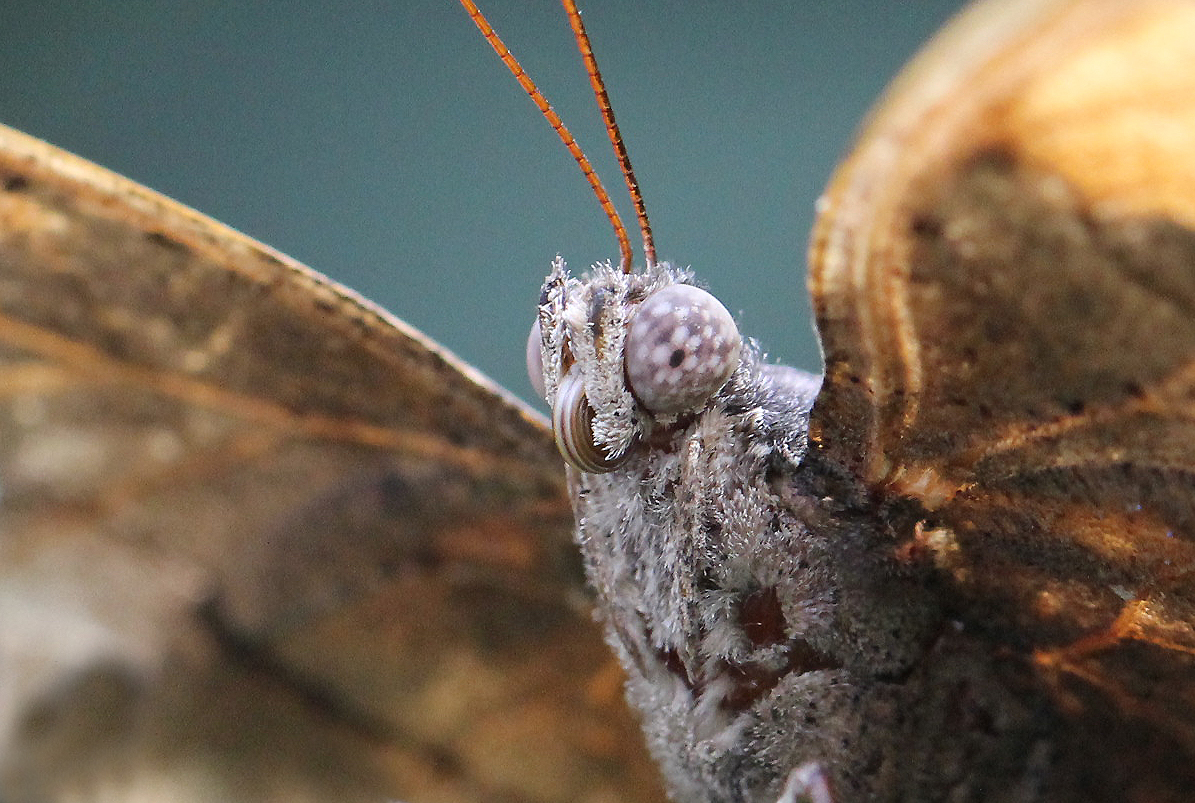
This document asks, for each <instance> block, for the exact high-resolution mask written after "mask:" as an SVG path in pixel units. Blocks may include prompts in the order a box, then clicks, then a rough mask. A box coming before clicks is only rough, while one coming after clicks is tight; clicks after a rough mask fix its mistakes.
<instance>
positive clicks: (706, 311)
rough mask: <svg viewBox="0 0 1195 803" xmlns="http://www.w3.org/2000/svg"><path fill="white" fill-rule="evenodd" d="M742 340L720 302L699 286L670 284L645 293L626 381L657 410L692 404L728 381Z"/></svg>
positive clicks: (634, 323)
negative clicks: (647, 294)
mask: <svg viewBox="0 0 1195 803" xmlns="http://www.w3.org/2000/svg"><path fill="white" fill-rule="evenodd" d="M742 344H743V340H742V337H741V336H740V335H739V329H738V327H737V326H735V323H734V318H732V317H731V316H730V313H729V312H728V311H727V310H726V307H724V306H722V302H720V301H718V299H716V298H714V297H713V296H712V295H710V294H709V293H707V292H706V291H704V290H702V289H701V288H699V287H693V286H692V285H688V284H672V285H668V286H667V287H662V288H660V289H659V290H657V291H655V292H654V293H652V294H651V295H650V296H648V297H647V298H646V299H644V301H643V302H642V303H641V304H640V305H639V309H638V310H637V311H636V312H635V316H634V317H633V318H632V319H631V325H630V328H629V329H628V330H627V338H626V346H625V351H624V357H623V362H624V367H625V370H626V375H627V382H628V383H629V384H630V387H631V392H632V393H634V394H635V398H637V399H638V400H639V402H640V403H641V404H642V405H643V406H644V407H646V408H647V409H648V410H650V411H651V412H653V413H680V412H685V411H687V410H692V409H694V408H696V407H700V406H701V405H703V404H704V403H705V402H706V401H707V400H708V399H709V398H710V397H711V396H713V395H714V394H715V393H717V392H718V390H719V389H720V388H721V387H722V386H723V385H724V384H726V380H727V379H729V378H730V375H731V374H732V373H734V369H735V368H736V367H737V366H738V364H739V351H740V349H741V348H742Z"/></svg>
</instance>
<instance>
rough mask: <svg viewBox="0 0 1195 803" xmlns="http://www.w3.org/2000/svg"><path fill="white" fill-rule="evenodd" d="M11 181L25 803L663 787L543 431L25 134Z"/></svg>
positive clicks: (15, 523) (240, 242) (6, 500)
mask: <svg viewBox="0 0 1195 803" xmlns="http://www.w3.org/2000/svg"><path fill="white" fill-rule="evenodd" d="M0 187H2V189H3V192H2V193H0V630H2V632H0V756H2V757H3V758H2V759H0V788H3V789H4V790H5V793H4V798H5V800H8V801H30V800H39V801H44V800H59V799H77V800H78V799H96V798H98V797H101V796H105V795H106V796H107V797H108V798H133V797H136V796H138V795H140V796H142V797H144V798H146V799H151V798H152V799H178V800H196V801H197V800H227V799H241V800H282V799H286V800H292V799H295V798H296V797H299V798H302V799H312V798H313V797H315V798H319V797H326V798H328V799H335V800H351V799H357V798H368V799H377V796H378V795H381V794H386V795H390V796H402V797H404V798H407V799H414V800H419V799H435V800H483V799H484V800H551V799H555V800H583V799H596V798H600V797H602V796H603V795H604V796H606V798H607V799H628V800H629V799H651V798H658V797H659V795H658V793H657V791H656V788H655V786H654V783H655V782H654V780H651V779H652V778H653V777H654V770H653V769H652V768H651V767H650V766H649V764H648V763H647V760H646V759H645V757H644V756H643V755H642V754H641V748H640V747H639V745H640V742H641V740H640V738H639V735H638V732H637V731H638V729H637V727H636V726H635V725H634V723H632V722H631V721H630V720H629V718H628V716H627V715H626V713H625V712H624V711H623V710H622V701H621V696H622V695H621V681H620V677H619V675H618V671H617V670H616V669H615V668H614V666H613V665H612V661H611V658H610V657H609V656H608V653H607V650H606V649H605V646H604V645H603V644H602V643H601V639H600V636H599V634H598V632H597V630H596V628H595V627H594V626H593V624H592V622H591V621H590V617H589V614H588V611H587V605H586V601H585V599H584V598H583V594H582V591H581V587H582V580H581V571H580V567H579V565H578V561H577V559H576V558H575V557H574V554H573V548H572V545H571V543H570V539H569V530H570V527H571V514H570V510H569V507H568V503H567V500H566V498H565V495H564V484H563V474H562V472H561V470H560V461H559V458H558V457H557V456H556V454H555V450H554V447H553V445H552V442H551V437H550V435H549V434H547V433H546V432H545V429H544V426H543V424H542V422H541V421H540V419H539V417H538V416H537V415H535V414H534V413H531V412H529V411H528V410H527V409H525V408H524V407H523V406H522V405H521V404H520V403H518V402H517V401H515V400H514V399H513V398H511V397H509V396H508V395H506V394H504V393H503V392H502V391H500V390H499V389H497V388H495V387H494V386H492V385H491V384H489V383H488V382H487V381H486V380H485V379H484V378H482V377H480V376H478V375H477V374H476V373H475V372H472V371H471V370H470V369H468V368H467V367H466V366H464V365H463V364H462V363H460V362H459V361H458V360H457V359H456V358H455V357H453V356H452V355H451V354H449V353H447V352H445V351H444V350H443V349H440V348H438V347H436V346H434V345H433V344H430V343H429V342H428V341H426V340H425V339H424V338H423V337H422V336H420V335H419V334H418V333H417V332H414V331H413V330H411V329H409V328H407V327H406V326H405V325H403V324H402V323H401V322H400V321H397V320H395V319H393V318H391V317H390V316H388V315H386V314H385V313H384V312H382V311H380V310H378V309H376V308H374V307H372V306H370V305H369V304H368V303H366V302H364V301H363V300H361V299H359V298H357V297H356V296H354V295H352V294H351V293H350V292H349V291H347V290H344V289H343V288H340V287H337V286H335V285H333V284H332V283H331V282H329V281H327V280H325V279H323V278H322V277H320V276H318V275H316V274H314V273H313V272H311V271H309V270H307V269H306V268H304V267H302V266H300V265H298V264H296V263H294V262H292V261H290V260H289V259H287V258H285V257H283V256H281V255H279V254H276V253H274V252H272V251H270V250H269V249H267V248H265V247H263V246H261V245H259V244H257V243H254V242H252V241H251V240H249V239H248V238H245V237H243V236H241V235H239V234H237V233H236V232H233V231H231V230H229V229H227V228H225V227H222V226H220V225H219V224H217V223H214V222H213V221H211V220H208V219H207V218H204V217H202V216H200V215H198V214H197V213H195V212H193V211H191V210H188V209H185V208H183V207H181V206H179V205H178V204H175V203H173V202H171V201H169V200H167V199H165V198H163V197H161V196H159V195H157V194H155V193H152V192H150V191H148V190H145V189H144V188H142V187H139V186H137V185H135V184H132V183H131V182H128V181H126V180H124V179H121V178H119V177H117V176H115V175H112V174H111V173H108V172H106V171H104V170H102V169H100V168H97V167H95V166H94V165H91V164H88V163H87V162H84V161H82V160H80V159H77V158H75V157H73V156H70V155H69V154H66V153H63V152H61V151H58V150H57V149H55V148H52V147H50V146H48V145H45V144H44V143H41V142H38V141H35V140H33V139H30V138H28V137H26V136H24V135H22V134H19V133H17V132H14V131H11V130H7V129H0ZM591 796H592V797H591Z"/></svg>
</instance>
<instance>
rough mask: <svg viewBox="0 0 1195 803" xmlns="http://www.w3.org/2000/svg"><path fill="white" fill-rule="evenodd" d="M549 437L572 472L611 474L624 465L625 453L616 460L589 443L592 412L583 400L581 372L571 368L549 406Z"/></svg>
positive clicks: (591, 437) (591, 441)
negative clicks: (552, 439) (571, 468)
mask: <svg viewBox="0 0 1195 803" xmlns="http://www.w3.org/2000/svg"><path fill="white" fill-rule="evenodd" d="M552 434H553V435H555V436H556V448H557V449H559V450H560V454H561V456H562V457H563V458H564V459H565V460H567V461H568V463H569V464H570V465H571V466H572V467H573V468H576V469H579V470H581V471H586V472H589V473H590V474H604V473H606V472H608V471H613V470H614V469H616V468H618V467H619V466H620V465H622V464H623V463H625V462H626V461H627V458H628V457H629V456H630V454H629V452H630V450H629V449H628V450H627V451H626V452H623V453H622V454H620V455H617V456H616V457H612V458H611V457H607V456H606V453H605V451H604V450H603V449H602V448H601V447H599V446H598V445H597V444H595V443H594V442H593V408H592V407H590V406H589V400H588V399H587V398H586V397H585V383H584V382H582V381H581V372H580V370H579V369H578V368H577V366H575V365H574V366H573V367H572V368H570V369H569V371H568V373H567V374H565V377H564V379H562V380H561V381H560V387H558V388H557V389H556V403H555V404H554V405H552Z"/></svg>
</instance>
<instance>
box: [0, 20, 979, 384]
mask: <svg viewBox="0 0 1195 803" xmlns="http://www.w3.org/2000/svg"><path fill="white" fill-rule="evenodd" d="M958 6H959V2H958V0H872V1H871V2H863V1H862V0H839V1H838V2H833V3H828V2H755V3H720V2H705V1H704V0H702V1H696V2H695V1H692V0H691V1H690V2H678V1H675V0H669V1H667V2H665V1H661V2H644V0H589V2H585V3H584V4H583V10H584V12H585V19H586V24H587V26H588V27H589V31H590V34H591V36H592V38H593V40H594V48H595V51H596V53H597V56H598V59H599V62H600V63H601V65H602V68H603V72H604V73H605V76H606V79H607V82H608V84H609V91H610V95H611V98H612V100H613V103H614V107H615V110H616V112H617V113H618V115H619V120H620V122H621V124H622V126H623V133H624V136H625V138H626V140H627V143H628V147H629V150H630V153H631V157H632V159H633V160H634V163H635V165H636V170H637V172H638V176H639V180H640V183H641V185H642V187H643V188H644V192H645V195H646V199H647V204H648V211H649V214H650V215H651V216H652V222H653V226H654V228H655V232H656V238H657V247H658V250H659V254H660V256H661V257H662V258H665V259H671V260H674V261H678V262H681V263H685V264H690V265H692V266H693V267H694V268H695V269H696V270H697V272H698V273H699V274H700V275H701V276H702V278H703V279H704V280H705V281H706V282H707V283H708V284H709V286H710V287H711V289H712V290H713V291H714V292H715V293H716V294H718V295H719V296H720V297H721V298H722V299H723V301H724V302H725V303H726V305H727V306H728V307H729V308H730V309H731V310H732V312H735V313H736V314H738V315H739V318H740V322H741V324H742V326H743V329H744V331H745V332H746V333H748V334H750V335H753V336H755V337H757V338H759V340H760V341H761V342H762V343H763V344H764V346H765V348H767V350H768V351H769V352H771V353H772V354H773V355H774V356H775V357H777V358H778V359H781V360H783V361H785V362H790V363H793V364H796V365H799V366H802V367H805V368H807V369H811V370H816V369H817V368H818V366H819V362H818V356H817V346H816V341H815V340H814V337H813V335H812V331H811V327H810V323H809V320H808V312H807V306H808V305H807V302H806V300H805V291H804V264H805V245H806V238H807V235H808V231H809V227H810V222H811V218H812V211H813V204H814V201H815V200H816V198H817V196H818V193H819V192H820V190H821V188H822V186H823V184H824V183H825V181H826V179H827V177H828V175H829V173H830V170H831V169H832V167H833V165H834V163H835V162H836V161H837V159H838V157H839V155H840V154H841V153H842V151H843V149H844V148H845V147H846V146H847V145H848V143H849V141H850V137H851V133H852V131H853V130H854V128H855V126H856V125H857V123H858V122H859V120H860V118H861V116H862V115H863V114H864V112H865V111H866V109H867V107H868V106H869V105H870V103H871V101H872V100H874V99H875V97H876V96H877V94H878V93H879V92H880V90H881V89H882V88H883V86H884V84H885V83H886V81H887V80H888V79H889V78H890V77H891V76H892V74H893V73H894V72H895V71H896V70H897V69H898V68H899V66H900V65H901V64H902V63H903V62H904V61H905V60H906V59H907V58H908V57H909V56H910V55H911V54H912V53H913V52H914V51H915V50H916V49H917V47H918V46H919V44H920V43H921V42H922V41H923V40H924V39H925V38H926V37H927V36H928V35H929V34H930V33H931V32H932V31H933V30H934V29H935V28H936V27H937V26H938V25H940V24H941V22H942V21H944V20H945V19H946V18H947V17H948V16H949V15H950V13H952V12H953V11H954V10H955V9H956V8H957V7H958ZM483 8H485V10H486V11H487V13H488V14H489V15H490V16H491V19H492V21H493V23H494V25H495V27H496V28H497V29H498V31H499V32H500V33H501V34H502V35H503V36H504V37H506V39H507V41H508V44H509V45H510V47H511V49H512V50H513V51H514V52H515V53H516V54H517V55H518V57H519V58H520V59H521V60H522V61H523V64H524V66H525V67H526V68H527V70H528V71H529V72H530V73H531V75H532V76H533V77H534V78H535V79H536V80H537V81H538V82H540V84H541V86H542V88H543V89H544V91H545V92H546V93H547V94H548V96H549V98H550V99H551V101H552V102H553V104H554V105H555V107H556V109H557V111H559V112H560V114H561V115H562V116H563V117H564V119H565V121H566V122H567V123H568V125H569V126H570V127H571V128H572V129H573V131H574V133H575V134H576V135H577V137H578V139H579V140H580V142H581V144H582V146H583V147H585V148H586V150H587V151H588V152H589V153H590V156H591V158H593V159H594V160H595V161H596V163H597V167H598V171H599V173H600V174H601V175H602V176H603V177H604V180H605V182H606V184H607V186H608V187H609V188H610V189H611V192H612V193H614V194H615V198H616V202H617V203H618V204H619V207H620V209H622V210H627V209H628V207H629V204H628V203H627V202H626V201H625V199H624V197H623V196H624V194H625V193H623V192H622V190H621V183H620V179H619V178H618V176H617V173H616V170H615V166H614V162H613V157H612V156H610V155H609V153H608V151H609V149H608V146H607V145H606V143H605V139H604V136H603V133H602V130H601V126H600V118H599V114H598V112H597V110H596V107H595V105H594V103H593V100H592V97H591V95H590V90H589V87H588V83H587V81H586V79H585V75H584V72H583V70H582V67H581V62H580V58H579V57H578V56H577V54H576V52H575V50H574V45H573V41H572V37H571V35H570V33H569V31H568V27H567V23H566V21H565V19H564V15H563V12H562V11H561V9H560V7H559V5H558V4H557V3H556V2H554V0H523V1H522V2H510V1H509V0H507V1H506V2H502V1H501V0H493V1H492V2H486V3H483ZM0 122H4V123H7V124H9V125H12V126H15V127H17V128H20V129H23V130H25V131H27V132H29V133H31V134H34V135H37V136H40V137H42V138H44V139H47V140H50V141H51V142H54V143H55V144H58V145H60V146H63V147H65V148H67V149H68V150H72V151H75V152H76V153H79V154H81V155H83V156H86V157H87V158H89V159H91V160H93V161H96V162H98V163H100V164H103V165H105V166H107V167H110V168H112V169H114V170H116V171H118V172H120V173H124V174H126V175H128V176H130V177H131V178H134V179H136V180H137V181H140V182H142V183H144V184H147V185H149V186H151V187H153V188H155V189H157V190H160V191H162V192H165V193H166V194H168V195H171V196H173V197H174V198H177V199H178V200H180V201H183V202H184V203H187V204H189V205H191V206H194V207H197V208H198V209H200V210H202V211H203V212H206V213H208V214H210V215H212V216H214V217H216V218H218V219H219V220H222V221H224V222H225V223H227V224H229V225H232V226H234V227H236V228H238V229H241V230H242V231H244V232H246V233H248V234H250V235H252V236H254V237H256V238H258V239H260V240H263V241H265V242H266V243H268V244H270V245H272V246H275V247H276V248H279V249H280V250H282V251H285V252H286V253H289V254H290V255H292V256H294V257H296V258H298V259H300V260H302V261H303V262H305V263H307V264H308V265H311V266H312V267H314V268H316V269H317V270H319V271H321V272H324V273H326V274H328V275H330V276H332V277H334V278H336V279H337V280H339V281H341V282H344V283H346V284H348V285H350V286H351V287H353V288H355V289H357V290H359V291H360V292H362V293H363V294H365V295H366V296H368V297H370V298H372V299H373V300H375V301H377V302H378V303H380V304H382V305H383V306H385V307H387V308H388V309H390V310H392V311H393V312H395V313H396V314H398V315H399V316H400V317H402V318H405V319H406V320H407V321H409V322H410V323H412V324H414V325H415V326H416V327H418V328H420V329H422V330H423V331H425V332H427V333H428V334H430V335H431V336H432V337H433V338H435V339H436V340H438V341H440V342H441V343H443V344H444V345H446V346H448V347H449V348H451V349H452V350H453V351H455V352H456V353H457V354H459V355H461V356H462V357H464V358H465V359H467V360H469V361H470V362H472V363H473V364H474V365H476V366H477V367H479V368H480V369H481V370H483V371H484V372H486V373H487V374H489V375H491V376H492V377H494V378H496V379H497V380H498V381H500V382H502V383H503V384H505V385H506V386H507V387H508V388H510V389H511V390H512V391H514V392H515V393H517V394H519V395H520V396H523V397H524V398H528V397H530V396H531V391H530V388H529V387H528V385H527V380H526V377H525V370H524V367H523V348H524V342H525V338H526V334H527V327H528V325H529V323H530V321H531V315H532V305H533V304H534V302H535V300H536V298H537V296H538V292H539V284H540V281H541V279H542V277H543V275H544V273H545V272H546V271H547V269H548V266H549V263H550V261H551V259H552V257H553V256H554V255H555V254H556V253H557V252H559V253H561V254H563V255H564V257H565V258H566V259H567V260H568V261H569V263H570V265H571V266H572V267H573V268H574V269H575V270H578V269H581V268H583V267H584V266H586V265H587V264H588V263H590V262H592V261H594V260H598V259H607V258H617V251H616V248H615V244H614V240H613V237H612V235H611V233H610V230H609V228H608V226H607V224H606V222H605V220H604V218H603V217H602V215H601V213H600V211H599V209H598V207H597V205H596V203H595V202H594V200H593V198H592V196H591V195H590V194H589V192H588V190H587V188H586V186H585V184H584V182H583V179H582V178H581V176H580V173H579V171H578V170H577V169H576V167H575V166H574V164H573V163H572V161H571V159H570V157H569V156H568V155H567V153H566V152H565V150H564V148H563V147H561V146H560V145H559V143H558V142H557V141H556V140H555V138H554V135H553V134H552V133H551V132H550V130H549V129H548V126H547V125H546V124H545V123H544V121H543V120H542V119H541V118H540V117H539V115H538V113H537V112H536V111H535V109H534V107H533V106H532V105H531V103H530V102H529V101H528V99H527V98H526V97H525V96H524V95H523V94H522V92H521V90H519V89H518V88H517V86H516V85H515V83H514V82H513V80H512V79H511V77H510V76H509V74H507V73H506V71H505V69H504V68H503V67H502V66H501V65H500V64H499V62H498V60H497V58H496V57H495V56H494V54H493V52H492V51H491V50H490V48H489V47H488V46H487V45H486V44H485V43H484V42H483V41H482V39H481V37H480V35H479V34H478V33H477V31H476V30H475V29H474V27H473V25H472V24H471V23H470V22H469V20H468V18H467V17H466V15H465V13H464V12H463V11H462V9H461V8H460V7H459V6H458V5H457V4H456V3H455V2H454V0H403V1H402V2H393V3H382V2H359V3H324V2H293V3H242V2H234V1H233V0H223V1H221V2H216V1H215V0H189V1H188V2H182V3H180V2H173V1H172V0H122V2H119V3H117V2H99V1H97V2H85V3H79V2H77V1H75V0H71V1H70V2H67V1H66V0H61V1H60V0H35V1H28V0H4V1H3V2H2V3H0ZM623 214H624V215H626V214H629V212H628V211H624V212H623ZM637 256H638V255H637Z"/></svg>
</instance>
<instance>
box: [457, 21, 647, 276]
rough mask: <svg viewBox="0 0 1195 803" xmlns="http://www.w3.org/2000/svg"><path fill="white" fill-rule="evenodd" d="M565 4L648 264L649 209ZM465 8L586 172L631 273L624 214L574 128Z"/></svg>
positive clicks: (583, 37)
mask: <svg viewBox="0 0 1195 803" xmlns="http://www.w3.org/2000/svg"><path fill="white" fill-rule="evenodd" d="M562 2H563V3H564V8H565V12H566V13H567V14H568V17H569V24H570V25H571V26H572V29H573V35H574V37H575V38H576V40H577V47H578V48H579V49H580V50H581V57H582V58H583V59H584V60H585V70H586V72H587V73H588V74H589V83H590V85H591V86H592V87H593V92H594V96H595V97H596V98H597V102H598V107H599V108H600V109H601V110H602V118H603V120H605V123H606V133H607V135H608V136H609V138H610V143H611V144H612V145H613V146H614V153H615V155H616V156H617V157H618V163H619V165H620V167H621V168H622V174H623V177H624V178H625V179H626V183H627V189H628V190H630V193H631V201H632V202H633V203H634V205H635V215H636V217H637V218H638V220H639V229H640V231H642V232H643V255H644V259H645V260H646V262H647V264H648V265H652V264H655V261H656V250H655V245H654V243H653V241H652V235H651V226H650V224H649V223H648V221H647V212H646V209H645V208H644V205H643V195H642V193H641V192H640V191H639V184H638V182H637V181H636V180H635V172H634V170H632V169H631V162H630V159H629V158H628V156H627V150H626V146H625V145H624V144H623V141H622V134H620V133H619V131H618V124H617V123H616V122H615V121H614V111H613V109H612V108H611V106H610V99H609V97H608V96H607V95H606V87H605V84H604V83H603V81H602V76H601V73H600V72H599V71H598V66H597V61H596V60H595V59H594V57H593V48H592V47H590V44H589V36H588V35H587V34H586V33H585V26H584V25H583V24H582V23H581V13H580V12H579V11H578V10H577V5H576V3H575V2H573V1H572V0H562ZM460 3H461V5H462V6H464V8H465V11H467V12H468V14H469V19H471V20H473V24H474V25H476V26H477V29H478V30H479V31H481V35H482V36H484V37H485V40H486V41H487V42H489V43H490V47H492V48H494V52H495V53H497V54H498V58H500V59H502V63H503V64H505V65H506V68H507V69H508V70H510V72H511V75H513V76H514V77H515V80H516V81H518V82H519V86H521V87H523V91H524V92H526V93H527V94H528V95H529V96H530V97H531V100H532V102H534V103H535V105H536V107H537V108H538V109H539V112H540V114H542V115H543V116H544V119H545V120H547V121H548V124H549V125H551V126H552V130H553V131H555V132H556V136H558V137H560V141H561V142H563V143H564V147H566V148H568V152H569V153H570V154H572V156H573V159H574V160H575V161H576V162H577V165H578V166H579V167H580V168H581V172H582V173H583V174H584V175H585V180H586V181H588V182H589V187H590V189H592V190H593V194H594V195H595V196H596V197H597V200H598V203H599V204H600V205H601V207H602V210H603V211H604V212H605V213H606V217H607V218H608V219H609V221H610V225H612V226H613V227H614V236H615V237H617V238H618V250H619V253H620V255H621V259H622V269H623V271H624V272H626V273H630V272H631V258H632V254H631V241H630V238H629V237H628V236H627V230H626V227H625V226H624V225H623V224H622V218H620V217H619V216H618V211H617V210H616V209H615V208H614V204H613V203H612V202H611V201H610V195H609V193H607V192H606V188H605V187H603V186H602V182H601V180H600V179H599V178H598V176H597V173H596V172H595V171H594V169H593V165H592V164H590V162H589V159H588V158H587V157H586V156H585V154H584V153H583V152H582V151H581V146H580V145H578V144H577V140H576V139H575V138H574V137H573V135H572V133H571V132H570V131H569V130H568V128H567V127H566V126H565V125H564V121H563V120H561V119H560V115H558V114H557V113H556V111H555V109H553V108H552V106H551V104H550V103H548V100H547V98H545V97H544V94H543V93H542V92H540V90H539V87H537V86H536V85H535V82H534V81H532V80H531V77H530V76H529V75H527V71H526V70H524V69H523V67H522V65H520V64H519V62H518V60H517V59H516V58H515V57H514V55H513V54H511V52H510V50H509V49H508V48H507V47H506V45H505V44H504V43H503V42H502V39H501V38H499V36H498V34H497V32H495V31H494V28H493V26H491V25H490V23H489V21H488V20H487V19H486V18H485V16H484V15H483V14H482V13H481V9H479V8H478V7H477V4H476V3H474V2H473V0H460Z"/></svg>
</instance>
